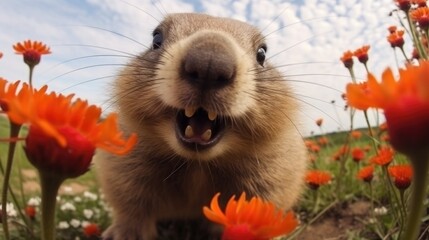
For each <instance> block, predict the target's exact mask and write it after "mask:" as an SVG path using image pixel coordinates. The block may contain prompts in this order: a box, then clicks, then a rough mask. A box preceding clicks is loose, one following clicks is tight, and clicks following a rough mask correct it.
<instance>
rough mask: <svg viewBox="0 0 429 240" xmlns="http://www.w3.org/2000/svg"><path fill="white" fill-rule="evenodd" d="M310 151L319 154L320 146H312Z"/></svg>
mask: <svg viewBox="0 0 429 240" xmlns="http://www.w3.org/2000/svg"><path fill="white" fill-rule="evenodd" d="M310 151H311V152H314V153H319V152H320V146H319V145H317V144H313V145H311V148H310Z"/></svg>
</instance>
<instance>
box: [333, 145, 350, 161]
mask: <svg viewBox="0 0 429 240" xmlns="http://www.w3.org/2000/svg"><path fill="white" fill-rule="evenodd" d="M348 151H349V148H348V147H347V146H345V145H344V146H341V147H340V148H339V149H338V151H337V152H336V153H335V154H334V160H336V161H338V160H340V159H341V158H342V157H344V155H345V154H346V153H347V152H348Z"/></svg>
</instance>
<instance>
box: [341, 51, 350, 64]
mask: <svg viewBox="0 0 429 240" xmlns="http://www.w3.org/2000/svg"><path fill="white" fill-rule="evenodd" d="M340 60H341V61H342V62H343V64H344V67H346V68H352V67H353V53H352V52H351V51H346V52H344V53H343V56H342V57H341V58H340Z"/></svg>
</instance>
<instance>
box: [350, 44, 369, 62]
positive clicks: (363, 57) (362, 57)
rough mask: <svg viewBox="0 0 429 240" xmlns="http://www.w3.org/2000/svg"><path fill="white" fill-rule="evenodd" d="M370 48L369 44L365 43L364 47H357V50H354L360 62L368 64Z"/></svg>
mask: <svg viewBox="0 0 429 240" xmlns="http://www.w3.org/2000/svg"><path fill="white" fill-rule="evenodd" d="M369 48H370V46H369V45H364V46H363V47H361V48H358V49H356V51H354V52H353V55H354V56H355V57H357V58H358V60H359V62H361V63H363V64H366V62H367V61H368V50H369Z"/></svg>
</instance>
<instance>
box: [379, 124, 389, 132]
mask: <svg viewBox="0 0 429 240" xmlns="http://www.w3.org/2000/svg"><path fill="white" fill-rule="evenodd" d="M379 128H380V131H381V132H384V131H387V123H386V122H384V123H382V124H380V126H379Z"/></svg>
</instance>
